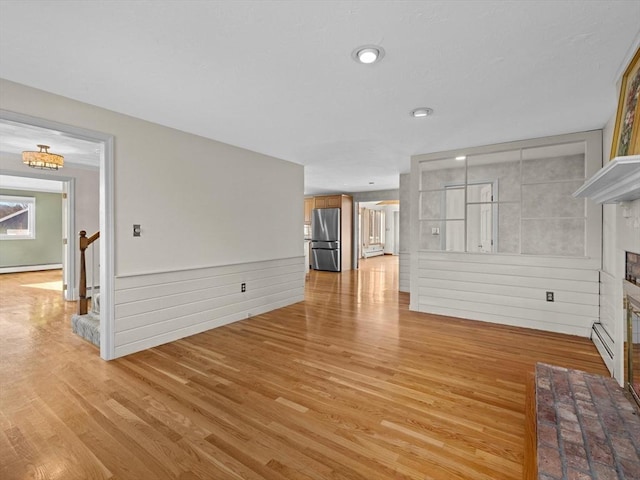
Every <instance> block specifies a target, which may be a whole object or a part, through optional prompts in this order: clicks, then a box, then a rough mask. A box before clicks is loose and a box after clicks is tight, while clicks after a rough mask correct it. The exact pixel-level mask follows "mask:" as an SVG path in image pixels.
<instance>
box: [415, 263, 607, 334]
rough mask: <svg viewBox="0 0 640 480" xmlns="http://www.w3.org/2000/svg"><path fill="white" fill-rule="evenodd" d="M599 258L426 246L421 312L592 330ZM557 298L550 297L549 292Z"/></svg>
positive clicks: (576, 331) (420, 274)
mask: <svg viewBox="0 0 640 480" xmlns="http://www.w3.org/2000/svg"><path fill="white" fill-rule="evenodd" d="M598 266H599V265H598V262H594V261H592V260H588V259H571V258H558V257H530V256H522V255H513V256H507V255H502V256H493V255H483V254H468V253H467V254H464V253H461V254H452V253H437V252H433V253H429V252H421V253H420V254H419V258H418V275H417V277H418V287H417V293H418V299H417V302H415V304H416V305H417V309H418V310H419V311H421V312H427V313H434V314H439V315H447V316H453V317H462V318H469V319H474V320H481V321H487V322H494V323H501V324H505V325H514V326H520V327H529V328H536V329H540V330H547V331H551V332H558V333H568V334H573V335H581V336H589V331H590V329H591V325H592V324H593V323H594V322H596V321H598V309H599V306H598V295H599V272H598ZM547 291H552V292H553V293H554V297H555V298H554V302H547V301H546V292H547Z"/></svg>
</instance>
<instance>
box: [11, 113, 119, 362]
mask: <svg viewBox="0 0 640 480" xmlns="http://www.w3.org/2000/svg"><path fill="white" fill-rule="evenodd" d="M0 119H2V120H7V121H10V122H17V123H23V124H26V125H33V126H36V127H40V128H46V129H49V130H56V131H59V132H63V133H65V134H66V135H69V136H71V137H75V138H78V139H82V140H87V141H91V142H95V143H100V144H102V149H101V150H102V151H101V155H100V297H101V298H100V357H101V358H102V359H104V360H111V359H112V358H114V357H115V341H114V340H115V329H114V324H115V319H114V283H115V282H114V279H115V266H114V265H115V262H114V258H115V255H114V215H113V213H114V208H113V203H114V202H113V196H114V194H113V192H114V168H113V165H114V137H113V135H109V134H107V133H102V132H97V131H94V130H89V129H86V128H80V127H75V126H72V125H67V124H64V123H60V122H55V121H52V120H47V119H43V118H39V117H34V116H31V115H25V114H22V113H16V112H11V111H9V110H4V109H0ZM70 203H71V202H70ZM74 206H75V202H74ZM74 217H75V215H74ZM70 223H72V225H71V227H70V228H75V222H70ZM72 233H73V235H71V236H70V237H69V242H68V244H73V245H75V235H76V234H75V231H74V232H72ZM71 239H73V242H72V241H71ZM70 248H71V247H70ZM73 252H74V254H73V255H71V256H70V257H75V249H74V250H73ZM74 271H75V266H74Z"/></svg>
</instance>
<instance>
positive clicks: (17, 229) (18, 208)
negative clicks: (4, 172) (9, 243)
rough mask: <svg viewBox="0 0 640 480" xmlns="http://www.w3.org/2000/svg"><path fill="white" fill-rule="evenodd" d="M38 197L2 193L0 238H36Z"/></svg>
mask: <svg viewBox="0 0 640 480" xmlns="http://www.w3.org/2000/svg"><path fill="white" fill-rule="evenodd" d="M35 219H36V199H35V198H34V197H11V196H8V195H0V240H27V239H34V238H36V222H35Z"/></svg>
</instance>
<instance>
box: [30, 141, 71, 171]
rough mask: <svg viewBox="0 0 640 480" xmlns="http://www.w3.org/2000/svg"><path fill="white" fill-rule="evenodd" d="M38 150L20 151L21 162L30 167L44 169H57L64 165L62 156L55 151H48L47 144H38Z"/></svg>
mask: <svg viewBox="0 0 640 480" xmlns="http://www.w3.org/2000/svg"><path fill="white" fill-rule="evenodd" d="M38 148H39V149H40V151H39V152H30V151H26V152H22V163H24V164H25V165H28V166H29V167H31V168H40V169H44V170H58V169H59V168H62V166H63V165H64V157H63V156H62V155H58V154H56V153H49V145H38Z"/></svg>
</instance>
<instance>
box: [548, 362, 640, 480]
mask: <svg viewBox="0 0 640 480" xmlns="http://www.w3.org/2000/svg"><path fill="white" fill-rule="evenodd" d="M536 417H537V426H536V427H537V456H538V478H539V479H540V480H588V479H597V480H632V479H633V480H638V479H640V414H639V411H638V409H637V408H636V406H635V405H634V404H632V403H631V401H629V399H627V398H626V397H625V394H624V391H623V390H622V388H620V387H619V386H618V384H617V383H616V381H615V380H614V379H612V378H605V377H601V376H598V375H591V374H588V373H585V372H580V371H577V370H568V369H566V368H562V367H556V366H552V365H546V364H542V363H539V364H538V365H537V366H536Z"/></svg>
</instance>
